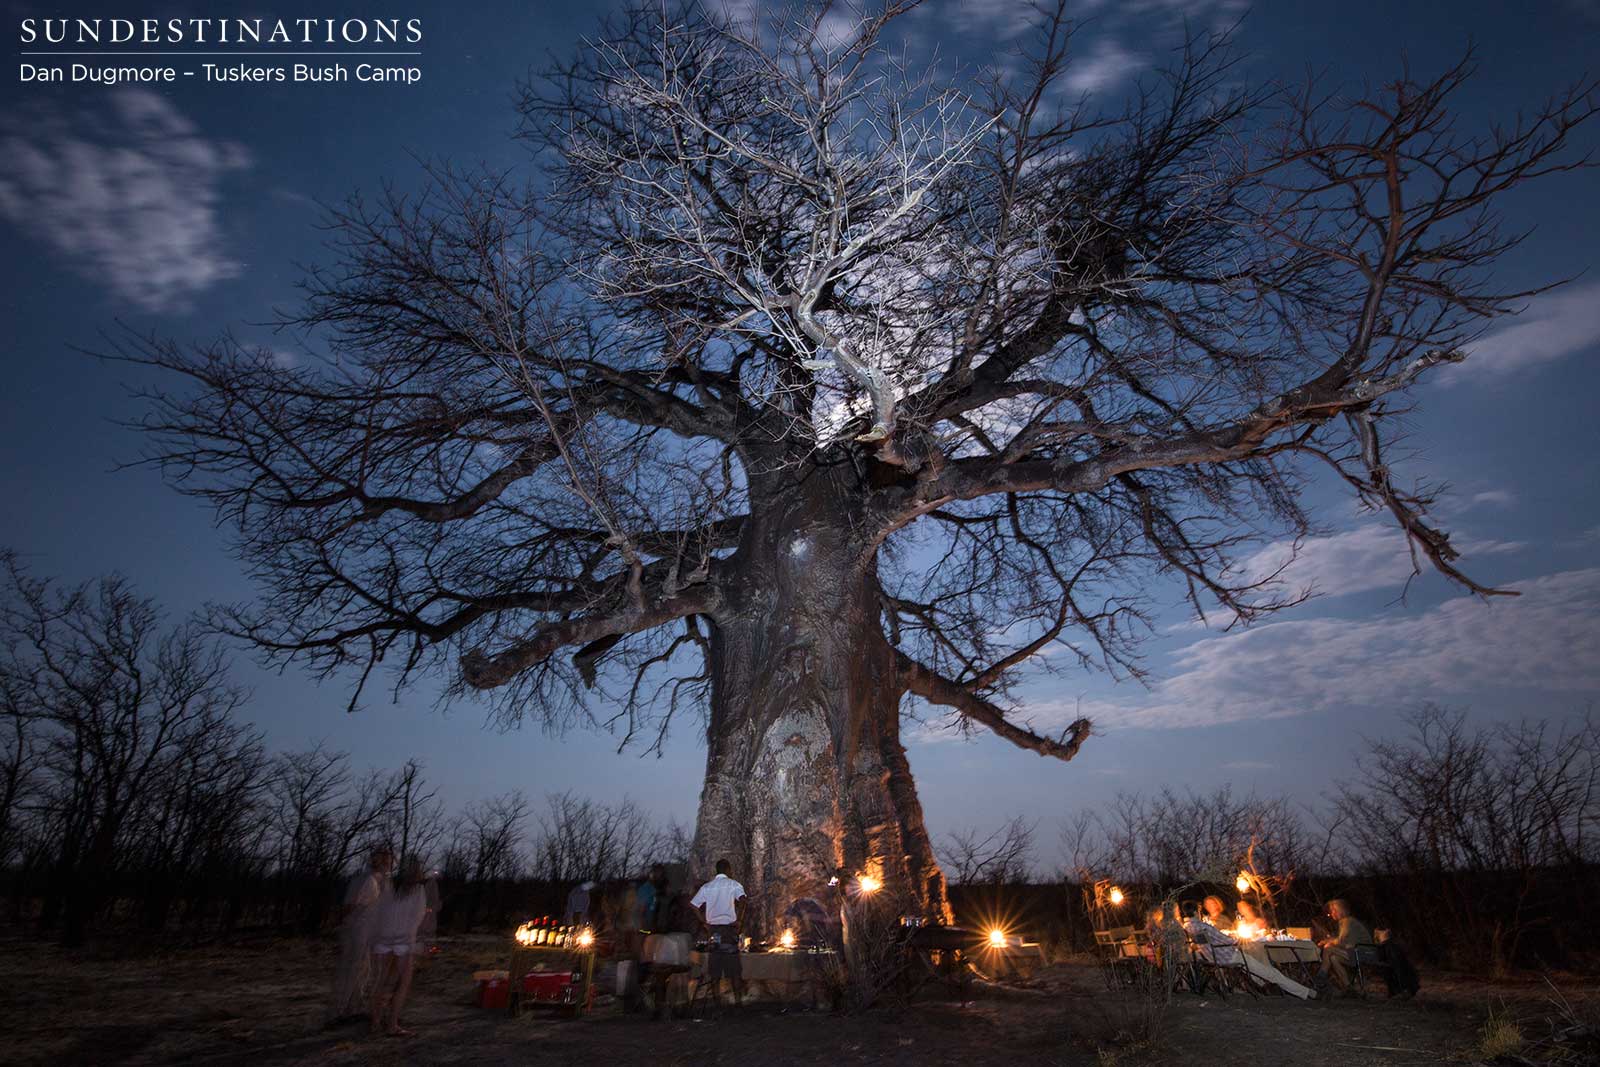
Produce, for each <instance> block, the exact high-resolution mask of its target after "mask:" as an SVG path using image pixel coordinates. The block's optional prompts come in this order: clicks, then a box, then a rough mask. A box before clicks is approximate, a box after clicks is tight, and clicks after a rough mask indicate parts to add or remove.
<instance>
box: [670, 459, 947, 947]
mask: <svg viewBox="0 0 1600 1067" xmlns="http://www.w3.org/2000/svg"><path fill="white" fill-rule="evenodd" d="M848 481H850V475H849V474H848V468H844V469H843V470H841V469H840V468H832V469H820V470H813V471H811V472H810V476H809V477H807V478H806V479H804V480H803V482H801V484H800V485H799V486H798V487H797V486H796V485H795V484H794V483H790V484H789V485H788V486H786V487H785V491H784V492H781V493H780V492H772V493H770V494H769V493H758V492H757V491H753V492H752V503H753V506H752V508H751V515H752V517H751V520H750V521H749V522H748V523H747V526H746V528H745V531H744V534H743V537H742V540H741V542H740V545H739V548H738V550H737V552H736V554H735V556H734V557H733V559H732V560H731V561H730V563H731V565H732V567H733V568H734V569H735V571H736V573H737V574H738V575H739V577H740V578H741V579H742V580H740V581H737V582H730V583H728V584H729V587H730V588H733V589H735V590H737V593H736V594H735V596H736V599H735V600H734V601H733V602H732V603H729V604H726V605H725V607H724V610H722V611H719V612H718V613H717V616H716V618H714V619H713V620H712V622H711V652H710V661H711V662H710V667H711V674H712V696H711V721H710V728H709V731H708V737H707V750H708V751H707V755H706V778H705V786H704V788H703V791H702V792H701V796H700V813H699V820H698V824H697V827H696V831H695V848H694V864H693V866H694V868H695V870H694V872H693V873H694V874H695V876H696V877H699V876H703V875H706V874H708V873H709V872H710V871H711V869H712V866H713V864H714V863H715V862H716V860H717V859H719V858H724V857H725V858H727V859H728V860H729V861H730V862H731V863H732V864H733V867H734V874H735V877H737V878H739V879H740V880H741V881H742V882H743V883H744V885H745V888H746V890H747V891H748V893H749V895H750V902H749V905H748V908H749V910H748V911H747V926H748V927H749V928H750V929H751V930H753V931H759V932H761V933H772V932H774V931H775V929H776V926H777V921H778V920H779V918H780V917H781V915H782V913H783V911H784V910H785V909H786V908H787V907H788V905H789V904H790V903H792V902H793V901H794V900H796V899H798V898H801V897H813V898H815V899H817V900H819V901H827V900H829V899H830V894H829V893H828V890H827V884H828V880H829V879H830V878H831V877H833V876H834V875H835V874H838V875H839V877H840V878H841V880H844V881H846V882H850V881H854V880H855V879H857V878H859V877H860V876H861V875H863V874H866V875H870V876H871V877H873V878H876V879H878V880H879V881H881V882H882V884H883V892H884V893H885V894H886V899H891V900H896V901H900V902H901V906H903V907H905V908H907V909H908V910H909V911H911V912H914V913H917V914H923V915H928V916H933V917H939V918H947V917H948V905H947V902H946V898H945V885H944V877H943V875H942V874H941V873H940V871H939V866H938V863H937V861H936V860H935V859H934V855H933V849H932V846H931V845H930V843H929V840H928V834H927V830H926V829H925V828H924V826H923V820H922V806H921V804H920V803H919V802H918V800H917V793H916V787H915V785H914V783H913V782H912V778H911V769H910V765H909V764H908V762H907V760H906V754H905V749H904V747H903V746H902V745H901V743H900V723H899V718H900V700H901V697H902V695H903V694H904V692H905V685H904V682H903V680H902V679H901V678H900V677H898V676H897V674H896V659H895V652H894V650H893V648H891V647H890V645H889V644H888V642H887V641H886V640H885V639H884V637H883V633H882V629H881V624H880V621H879V614H880V608H879V599H878V586H877V578H876V573H875V555H876V540H875V538H874V537H873V536H872V534H871V527H870V526H869V525H868V524H865V523H858V522H855V521H853V520H856V519H858V518H859V516H857V515H856V514H854V512H855V506H854V504H853V501H854V500H858V499H859V496H857V495H855V494H852V492H851V491H850V490H851V488H852V487H851V486H850V485H847V484H845V483H847V482H848ZM855 488H856V493H859V487H855ZM753 489H758V487H753ZM864 531H865V532H864Z"/></svg>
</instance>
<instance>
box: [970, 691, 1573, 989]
mask: <svg viewBox="0 0 1600 1067" xmlns="http://www.w3.org/2000/svg"><path fill="white" fill-rule="evenodd" d="M1403 721H1404V723H1405V724H1406V725H1407V726H1408V728H1409V732H1408V734H1407V736H1405V737H1403V738H1401V739H1399V740H1375V741H1368V742H1366V743H1365V750H1364V752H1363V753H1362V754H1361V756H1360V758H1359V760H1358V761H1357V763H1356V766H1355V768H1354V769H1353V770H1352V772H1351V773H1350V775H1349V776H1348V777H1347V778H1346V779H1345V780H1343V781H1341V782H1339V783H1338V784H1337V786H1336V788H1335V789H1334V791H1333V793H1332V795H1331V796H1329V797H1328V798H1326V800H1325V802H1324V803H1323V804H1321V805H1318V806H1316V807H1298V806H1296V805H1295V804H1293V803H1291V802H1290V801H1289V800H1287V799H1286V798H1281V797H1279V798H1265V799H1264V798H1260V797H1255V796H1246V797H1240V796H1237V795H1235V794H1234V793H1233V791H1232V790H1230V789H1227V788H1222V789H1219V790H1216V791H1214V792H1212V793H1210V794H1204V795H1200V794H1194V793H1188V794H1181V795H1180V794H1178V793H1175V792H1172V791H1170V790H1166V791H1162V792H1160V793H1157V794H1155V795H1153V796H1144V795H1138V794H1119V795H1117V796H1115V797H1113V798H1110V799H1109V800H1108V801H1107V802H1106V803H1105V805H1104V806H1103V807H1101V808H1099V809H1096V810H1089V811H1082V812H1079V813H1077V814H1076V815H1074V816H1073V817H1071V818H1070V819H1069V820H1068V823H1067V826H1066V828H1065V830H1064V831H1063V833H1062V840H1061V849H1062V852H1063V854H1064V855H1065V856H1066V857H1067V866H1066V869H1065V871H1064V872H1063V874H1062V881H1064V882H1066V883H1068V891H1067V892H1066V893H1065V894H1064V895H1061V896H1057V895H1056V894H1057V893H1058V892H1059V890H1050V891H1044V890H1040V889H1038V888H1028V889H1022V888H1018V889H1016V890H1015V891H1013V892H1011V893H1009V894H1005V893H1001V894H1000V896H1001V898H1003V900H1004V904H1005V906H1001V905H1000V904H996V903H990V901H992V900H994V899H995V898H996V893H997V892H998V887H1003V886H1007V885H1012V886H1019V887H1020V886H1021V885H1022V884H1023V883H1027V882H1029V881H1034V880H1036V879H1035V877H1034V876H1033V875H1032V873H1031V872H1032V871H1033V863H1032V856H1033V848H1034V845H1033V834H1034V829H1035V826H1036V824H1035V823H1031V822H1029V821H1028V820H1026V819H1024V818H1017V819H1013V820H1012V821H1011V822H1009V823H1007V824H1006V825H1005V826H1003V827H1001V828H999V829H998V830H996V831H994V832H992V833H989V834H987V835H984V834H981V833H979V832H975V831H974V832H966V833H957V834H953V835H951V836H950V837H948V838H946V839H945V841H944V847H943V849H942V852H941V855H942V858H943V860H944V864H945V870H946V871H947V873H949V875H950V876H951V877H952V878H953V879H954V880H956V881H958V882H962V883H965V884H966V887H967V889H966V892H958V893H956V894H955V895H954V899H955V900H956V902H957V907H958V909H961V908H962V907H963V906H965V907H966V909H967V910H969V911H976V912H983V911H985V910H988V911H993V912H998V913H1001V914H1004V913H1005V911H1006V907H1007V906H1008V907H1009V908H1010V909H1011V910H1013V911H1017V912H1019V913H1020V914H1024V915H1026V916H1027V917H1028V920H1027V921H1033V922H1035V923H1041V924H1043V925H1045V926H1048V927H1050V928H1051V930H1052V931H1054V933H1055V936H1057V937H1059V938H1060V939H1061V940H1062V941H1063V942H1064V943H1066V944H1070V945H1076V946H1078V947H1084V946H1086V944H1087V938H1088V936H1089V931H1090V930H1091V929H1092V928H1094V927H1096V926H1101V927H1106V926H1119V925H1126V924H1128V923H1142V922H1143V917H1144V914H1145V909H1146V908H1147V907H1148V906H1149V905H1150V904H1152V903H1155V902H1156V901H1159V900H1163V899H1172V898H1175V899H1177V900H1179V901H1185V902H1188V901H1198V900H1199V899H1200V898H1201V897H1203V896H1204V895H1206V894H1207V893H1217V894H1219V895H1221V896H1222V897H1223V899H1224V900H1227V901H1229V902H1230V904H1231V902H1232V901H1234V900H1237V899H1239V898H1240V896H1242V895H1244V894H1242V893H1241V891H1240V890H1239V888H1238V887H1237V885H1236V884H1235V883H1236V879H1237V878H1239V877H1240V875H1241V874H1247V875H1248V877H1247V878H1246V883H1247V885H1248V886H1249V889H1248V890H1247V891H1246V892H1247V893H1248V894H1249V896H1250V898H1251V899H1252V901H1254V902H1256V903H1258V904H1262V903H1265V905H1266V910H1267V912H1268V913H1269V916H1270V917H1273V918H1275V920H1276V922H1277V923H1278V924H1279V925H1283V926H1289V925H1293V926H1307V925H1314V920H1316V919H1317V918H1319V917H1320V916H1321V914H1322V912H1323V908H1324V906H1325V905H1326V903H1327V902H1328V901H1329V900H1331V899H1333V898H1335V897H1344V898H1346V899H1347V900H1349V901H1350V902H1351V903H1352V905H1353V906H1354V908H1355V911H1356V914H1357V915H1358V916H1360V917H1361V918H1363V919H1366V920H1368V921H1369V923H1371V924H1372V925H1375V926H1385V927H1389V928H1391V929H1392V930H1393V931H1394V933H1395V936H1397V937H1399V938H1401V939H1402V940H1404V941H1405V943H1406V944H1407V945H1408V946H1409V947H1410V948H1411V949H1412V950H1413V951H1414V952H1416V953H1417V954H1419V955H1420V956H1421V957H1422V958H1424V959H1427V960H1430V961H1432V962H1436V963H1443V964H1449V965H1453V966H1458V967H1461V968H1465V969H1479V970H1489V971H1495V972H1503V971H1505V970H1507V969H1510V968H1513V967H1572V966H1580V967H1582V966H1591V965H1593V964H1594V963H1596V962H1597V961H1600V926H1597V925H1596V924H1595V923H1594V922H1593V920H1592V918H1591V916H1592V915H1593V914H1594V909H1595V906H1596V905H1595V902H1596V901H1597V900H1600V724H1597V723H1596V721H1595V720H1594V718H1593V717H1592V716H1583V717H1578V718H1575V719H1573V720H1570V721H1569V723H1568V725H1566V726H1564V727H1562V726H1552V725H1550V724H1548V723H1545V722H1530V721H1523V722H1519V723H1507V722H1500V723H1494V724H1491V725H1488V726H1483V727H1472V726H1471V725H1469V723H1468V721H1467V719H1466V717H1465V716H1464V715H1463V714H1462V713H1460V712H1452V711H1448V710H1445V709H1442V708H1438V707H1434V706H1425V707H1422V708H1420V709H1417V710H1414V711H1412V712H1410V713H1409V714H1407V715H1405V716H1403ZM984 887H987V888H984ZM1113 887H1115V888H1118V889H1120V890H1121V891H1122V896H1123V897H1124V900H1123V902H1122V903H1121V904H1120V905H1113V904H1111V903H1110V901H1109V899H1108V897H1109V895H1110V890H1111V888H1113ZM1052 897H1054V898H1055V899H1054V900H1053V901H1052V899H1051V898H1052Z"/></svg>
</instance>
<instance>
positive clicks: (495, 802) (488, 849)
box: [458, 791, 528, 884]
mask: <svg viewBox="0 0 1600 1067" xmlns="http://www.w3.org/2000/svg"><path fill="white" fill-rule="evenodd" d="M527 818H528V800H527V798H526V797H524V796H523V795H522V794H521V793H520V792H516V791H513V792H510V793H502V794H500V795H499V796H495V797H490V798H488V799H487V800H480V801H477V802H475V803H472V804H469V805H467V808H466V811H465V812H464V813H463V816H462V819H461V823H460V829H459V831H458V833H461V834H462V836H461V837H459V838H458V840H462V841H464V847H463V851H464V853H465V854H466V855H468V856H470V857H471V869H472V881H474V882H477V883H480V884H481V883H484V882H490V881H493V880H495V879H500V878H511V877H513V876H515V875H516V874H517V872H518V869H519V868H520V867H521V865H522V856H521V855H520V852H519V850H520V848H521V845H522V841H523V839H524V837H525V836H526V835H527ZM458 847H462V846H459V845H458Z"/></svg>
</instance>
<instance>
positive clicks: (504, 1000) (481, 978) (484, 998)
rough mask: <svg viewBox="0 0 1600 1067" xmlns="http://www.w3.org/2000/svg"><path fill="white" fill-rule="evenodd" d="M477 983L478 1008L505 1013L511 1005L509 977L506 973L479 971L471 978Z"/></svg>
mask: <svg viewBox="0 0 1600 1067" xmlns="http://www.w3.org/2000/svg"><path fill="white" fill-rule="evenodd" d="M472 980H473V981H474V982H476V983H478V1007H480V1008H488V1009H490V1010H491V1011H493V1010H499V1011H505V1010H506V1008H507V1007H508V1006H509V1005H510V1003H511V975H510V974H509V972H506V971H479V972H477V973H476V974H474V975H473V976H472Z"/></svg>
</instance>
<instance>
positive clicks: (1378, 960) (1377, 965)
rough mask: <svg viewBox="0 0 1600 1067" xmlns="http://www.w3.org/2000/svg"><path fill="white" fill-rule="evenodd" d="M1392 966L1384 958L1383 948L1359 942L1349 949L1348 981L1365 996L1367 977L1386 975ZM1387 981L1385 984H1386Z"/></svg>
mask: <svg viewBox="0 0 1600 1067" xmlns="http://www.w3.org/2000/svg"><path fill="white" fill-rule="evenodd" d="M1391 970H1392V968H1391V967H1390V966H1389V961H1388V960H1386V959H1384V956H1383V950H1382V949H1381V948H1379V947H1378V946H1377V945H1373V944H1361V945H1357V946H1355V948H1353V949H1351V951H1350V981H1351V985H1352V988H1354V989H1355V991H1356V992H1357V993H1359V994H1360V995H1361V996H1363V997H1365V996H1366V995H1367V979H1368V977H1369V976H1373V975H1376V976H1378V977H1380V978H1382V977H1384V976H1385V975H1387V974H1388V973H1389V972H1390V971H1391ZM1387 984H1388V983H1387V981H1386V982H1385V985H1386V986H1387Z"/></svg>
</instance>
